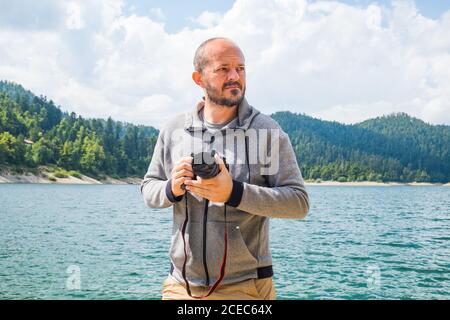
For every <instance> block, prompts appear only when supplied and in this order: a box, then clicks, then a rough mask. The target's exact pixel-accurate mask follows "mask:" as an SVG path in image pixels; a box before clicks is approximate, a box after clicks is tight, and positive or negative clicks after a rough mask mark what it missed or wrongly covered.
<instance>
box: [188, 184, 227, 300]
mask: <svg viewBox="0 0 450 320" xmlns="http://www.w3.org/2000/svg"><path fill="white" fill-rule="evenodd" d="M187 194H188V193H187V192H186V193H185V205H186V210H185V211H186V216H185V219H184V222H183V227H182V229H181V236H182V238H183V249H184V261H183V269H182V271H181V274H182V276H183V279H184V282H185V284H186V291H187V293H188V295H189V296H190V297H192V298H195V299H203V298H207V297H209V296H210V295H211V294H212V293H213V292H214V290H216V288H217V287H218V286H219V285H220V283H221V282H222V280H223V278H224V277H225V265H226V263H227V253H228V229H227V206H226V204H224V211H223V214H224V224H223V225H224V248H223V256H222V264H221V266H220V275H219V278H218V279H217V280H216V282H214V284H213V285H212V286H211V288H210V289H209V291H208V293H207V294H206V295H204V296H193V295H192V293H191V288H190V286H189V282H188V280H187V277H186V262H187V250H186V239H185V234H186V227H187V224H188V222H189V213H188V203H187ZM205 245H206V244H205Z"/></svg>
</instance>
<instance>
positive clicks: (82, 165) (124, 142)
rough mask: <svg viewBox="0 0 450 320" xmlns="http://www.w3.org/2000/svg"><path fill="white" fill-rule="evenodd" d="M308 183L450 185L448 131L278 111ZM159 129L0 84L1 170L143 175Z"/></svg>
mask: <svg viewBox="0 0 450 320" xmlns="http://www.w3.org/2000/svg"><path fill="white" fill-rule="evenodd" d="M272 117H273V118H274V119H275V120H277V121H278V123H279V124H280V125H281V127H282V128H283V130H285V131H286V132H287V133H288V134H289V136H290V138H291V142H292V146H293V148H294V151H295V153H296V155H297V160H298V163H299V165H300V168H301V170H302V174H303V177H304V178H305V179H312V180H317V179H321V180H337V181H363V180H370V181H399V182H412V181H418V182H448V181H450V126H446V125H430V124H427V123H425V122H423V121H421V120H419V119H415V118H412V117H410V116H408V115H407V114H405V113H398V114H392V115H388V116H383V117H379V118H375V119H370V120H367V121H364V122H361V123H358V124H354V125H344V124H341V123H338V122H331V121H323V120H319V119H314V118H312V117H309V116H306V115H303V114H296V113H291V112H277V113H275V114H273V115H272ZM157 135H158V130H156V129H155V128H153V127H149V126H136V125H133V124H130V123H122V122H119V121H113V120H112V119H111V118H108V119H107V120H103V119H84V118H82V117H81V116H79V115H78V116H77V115H76V114H75V113H73V112H72V113H70V114H69V113H67V112H62V111H61V110H60V108H59V107H57V106H55V104H54V103H53V102H52V101H51V100H50V101H49V100H47V98H46V97H42V96H41V97H37V96H35V95H34V94H33V93H31V92H30V91H28V90H25V89H24V88H23V87H22V86H20V85H18V84H14V83H11V82H6V81H0V165H2V166H11V165H12V166H16V167H17V166H23V167H27V168H33V167H37V166H39V165H55V166H58V167H60V168H62V169H66V170H78V171H80V172H82V173H85V174H88V175H89V174H90V175H94V176H101V175H105V174H106V175H109V176H112V177H129V176H138V177H142V176H143V175H144V174H145V172H146V170H147V167H148V164H149V162H150V160H151V156H152V154H153V149H154V146H155V143H156V139H157Z"/></svg>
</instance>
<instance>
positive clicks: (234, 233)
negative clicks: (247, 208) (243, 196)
mask: <svg viewBox="0 0 450 320" xmlns="http://www.w3.org/2000/svg"><path fill="white" fill-rule="evenodd" d="M227 229H228V250H227V251H228V253H227V263H226V269H225V277H226V278H228V277H230V278H233V277H239V276H240V275H243V274H245V273H251V272H252V271H254V270H255V269H256V268H257V265H258V260H257V259H256V258H255V257H254V256H253V255H252V253H251V252H250V250H249V248H248V247H247V244H246V243H245V241H244V238H243V237H242V234H241V231H240V229H239V225H237V224H235V223H229V222H228V223H227ZM206 245H207V250H206V253H207V255H206V256H207V264H208V271H209V275H210V278H211V281H212V283H214V281H216V280H217V278H218V277H219V275H220V267H221V265H222V259H223V255H224V222H219V221H211V222H209V223H208V230H207V244H206Z"/></svg>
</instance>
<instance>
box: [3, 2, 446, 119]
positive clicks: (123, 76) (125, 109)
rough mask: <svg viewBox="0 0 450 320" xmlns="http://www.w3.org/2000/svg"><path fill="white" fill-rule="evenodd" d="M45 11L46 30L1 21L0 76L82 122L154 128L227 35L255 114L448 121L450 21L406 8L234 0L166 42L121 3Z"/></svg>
mask: <svg viewBox="0 0 450 320" xmlns="http://www.w3.org/2000/svg"><path fill="white" fill-rule="evenodd" d="M0 1H1V0H0ZM45 4H46V6H47V7H48V8H52V9H51V10H50V9H49V11H48V12H52V13H54V14H52V17H54V20H55V22H52V23H50V22H48V23H43V21H45V19H43V16H44V15H45V13H43V12H39V14H40V16H39V17H40V20H39V21H41V22H40V24H35V25H27V27H26V28H25V27H21V26H20V24H19V21H16V20H12V19H9V20H8V19H4V18H3V15H2V14H0V25H2V29H0V47H1V48H2V49H0V78H2V79H8V80H12V81H16V82H18V83H21V84H23V85H24V86H25V87H27V88H29V89H31V90H32V91H34V92H36V93H37V94H44V95H46V96H48V97H49V98H52V99H54V100H55V101H56V102H57V103H59V104H61V105H62V106H63V107H64V108H65V109H66V110H69V111H72V110H73V111H75V112H77V113H79V114H81V115H83V116H85V117H104V118H106V117H107V116H109V115H111V116H112V117H113V118H114V119H117V120H124V121H130V122H134V123H137V124H147V125H154V126H157V127H159V126H160V125H162V124H163V123H164V122H165V121H167V120H168V119H169V118H170V117H172V116H173V114H174V113H178V112H183V111H185V110H187V109H190V108H192V107H193V106H194V105H195V103H196V101H197V100H198V99H199V98H200V97H201V95H202V92H201V90H200V89H199V88H198V87H196V86H195V84H194V83H193V81H192V80H191V72H192V58H193V54H194V51H195V49H196V47H197V46H198V45H199V44H200V43H201V42H202V41H204V40H205V39H207V38H209V37H213V36H227V37H230V38H232V39H234V40H235V41H236V42H237V43H238V44H239V45H240V46H241V47H242V49H243V51H244V53H245V55H246V62H247V72H248V73H247V80H248V88H247V96H248V100H249V102H250V103H251V104H253V105H254V106H255V107H257V108H258V109H260V110H262V111H263V112H265V113H271V112H274V111H279V110H291V111H294V112H302V113H306V114H310V115H313V116H318V117H322V118H325V119H330V120H338V121H342V122H356V121H361V120H364V119H367V118H369V117H374V116H378V115H381V114H386V113H390V112H398V111H404V112H407V113H409V114H412V115H414V116H417V117H419V118H421V119H424V120H426V121H428V122H432V123H447V124H450V73H449V72H448V70H450V37H448V30H450V12H447V13H446V14H443V15H442V16H441V17H440V18H439V20H431V19H428V18H425V17H423V16H422V15H420V12H418V11H417V9H416V7H415V6H414V3H413V2H409V1H395V2H394V4H393V5H392V6H389V7H386V6H380V5H378V4H376V3H374V4H371V5H369V6H367V7H365V8H364V7H353V6H350V5H346V4H342V3H339V2H326V1H320V2H314V3H308V2H306V1H305V0H246V1H244V0H237V1H236V2H235V3H234V5H233V7H232V8H231V9H230V10H229V11H228V12H225V13H213V12H208V11H205V12H203V13H202V14H201V15H199V17H197V18H195V19H194V20H195V21H196V22H197V23H198V24H199V28H185V29H183V30H181V31H180V32H178V33H175V34H169V33H167V32H166V30H165V26H164V24H163V23H162V22H161V20H164V19H162V18H161V15H159V18H158V12H159V11H157V10H156V9H155V10H156V11H155V12H153V13H152V16H153V17H154V19H152V18H151V17H147V16H139V15H137V14H135V13H130V14H126V13H125V12H124V10H123V8H124V2H123V1H121V0H116V1H108V0H96V1H81V0H79V1H71V2H64V3H62V2H60V1H56V0H55V1H46V2H45ZM27 5H28V6H30V5H32V4H30V3H28V4H27ZM16 9H17V8H16ZM16 9H15V10H16ZM11 10H12V9H11ZM11 10H10V11H11ZM17 10H18V9H17ZM17 10H16V11H17ZM27 12H32V10H31V9H29V10H28V9H27ZM56 13H59V14H60V16H61V17H65V18H64V19H65V20H64V23H60V22H58V21H59V20H58V19H59V18H56V17H57V16H58V14H56ZM160 13H161V14H163V13H162V11H161V12H160ZM49 19H50V17H49ZM50 20H51V19H50ZM24 23H25V22H24Z"/></svg>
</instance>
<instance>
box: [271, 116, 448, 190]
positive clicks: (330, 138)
mask: <svg viewBox="0 0 450 320" xmlns="http://www.w3.org/2000/svg"><path fill="white" fill-rule="evenodd" d="M272 117H273V118H274V119H275V120H276V121H277V122H278V123H279V124H280V126H281V127H282V128H283V129H284V130H285V131H286V132H287V133H288V134H289V136H290V138H291V142H292V145H293V148H294V150H295V152H296V155H297V160H298V162H299V164H300V167H301V169H302V174H303V176H304V178H305V179H322V180H340V181H358V180H359V181H363V180H371V181H400V182H411V181H418V182H448V181H449V180H450V126H446V125H430V124H427V123H425V122H423V121H422V120H419V119H416V118H413V117H411V116H409V115H407V114H406V113H396V114H390V115H387V116H382V117H378V118H375V119H370V120H366V121H363V122H361V123H357V124H353V125H346V124H341V123H338V122H335V121H324V120H319V119H314V118H312V117H310V116H307V115H304V114H296V113H292V112H277V113H274V114H273V115H272Z"/></svg>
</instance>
